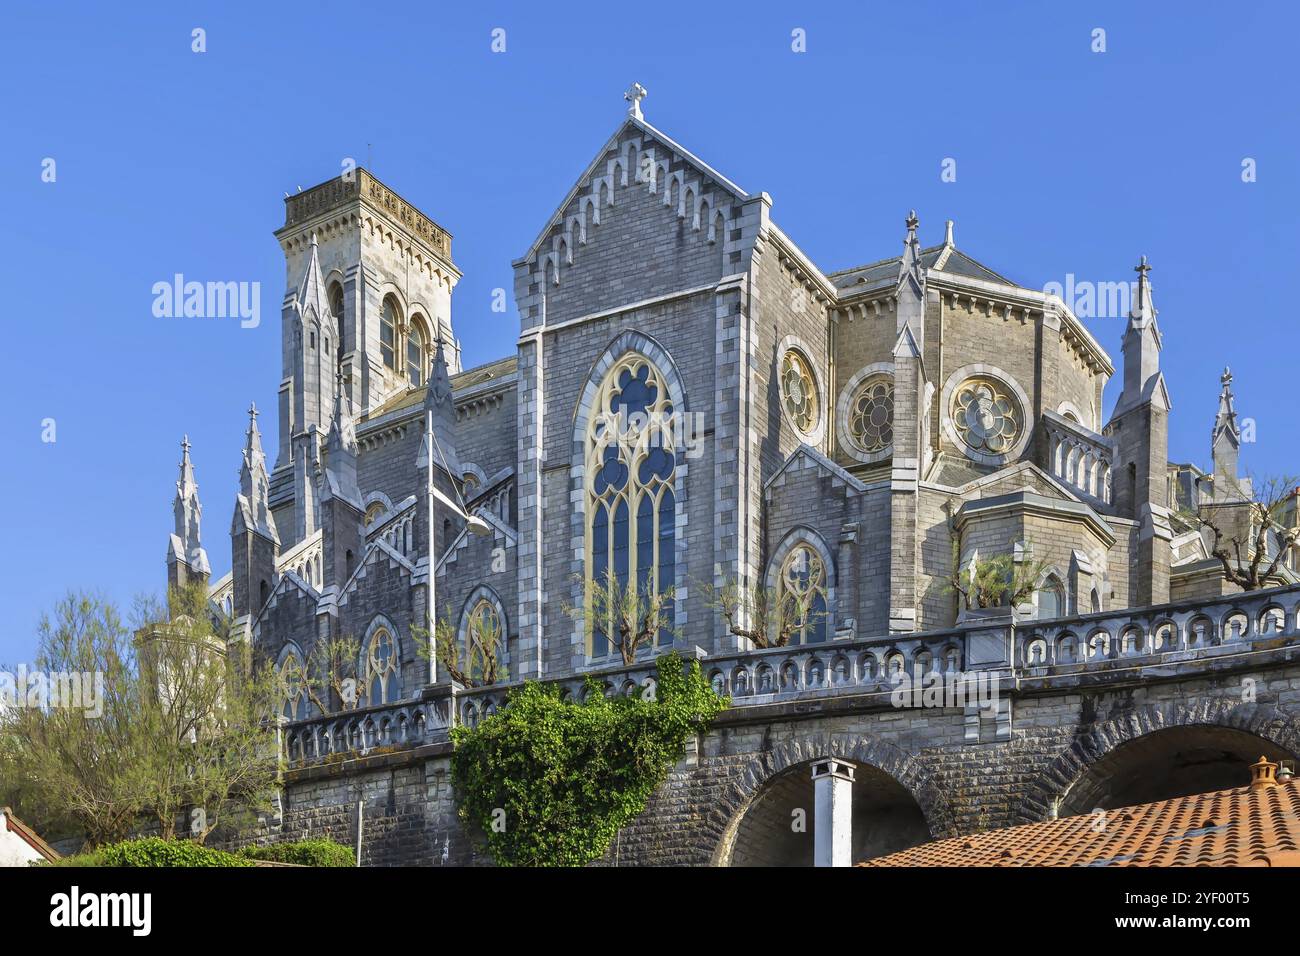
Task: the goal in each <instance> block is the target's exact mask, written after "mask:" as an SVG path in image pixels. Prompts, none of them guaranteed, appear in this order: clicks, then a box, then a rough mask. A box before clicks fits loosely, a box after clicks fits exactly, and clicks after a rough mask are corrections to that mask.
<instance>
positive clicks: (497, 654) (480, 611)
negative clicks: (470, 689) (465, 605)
mask: <svg viewBox="0 0 1300 956" xmlns="http://www.w3.org/2000/svg"><path fill="white" fill-rule="evenodd" d="M504 632H505V628H504V627H503V626H502V624H501V614H500V613H499V612H498V611H497V608H496V605H495V604H493V603H492V602H491V601H489V600H488V599H487V598H485V597H483V598H479V599H478V601H477V602H475V604H474V607H473V608H472V609H471V610H470V612H469V615H468V616H467V617H466V619H465V649H464V650H465V661H466V663H467V664H468V666H469V676H470V677H472V678H474V679H475V680H483V679H484V678H485V676H487V677H495V676H496V675H495V674H490V675H486V674H485V670H486V666H485V665H486V664H487V659H488V657H491V658H492V660H494V661H495V662H496V665H495V667H496V669H498V672H499V668H500V665H501V663H502V658H503V656H504V654H505V638H504Z"/></svg>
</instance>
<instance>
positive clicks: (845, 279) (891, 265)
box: [827, 246, 1024, 291]
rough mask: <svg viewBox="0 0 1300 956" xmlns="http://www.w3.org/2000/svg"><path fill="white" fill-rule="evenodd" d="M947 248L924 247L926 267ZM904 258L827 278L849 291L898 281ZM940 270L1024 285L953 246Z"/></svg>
mask: <svg viewBox="0 0 1300 956" xmlns="http://www.w3.org/2000/svg"><path fill="white" fill-rule="evenodd" d="M945 248H946V247H944V246H931V247H930V248H929V249H922V250H921V265H922V266H923V267H924V268H926V269H935V268H936V264H937V263H939V262H940V257H941V256H942V254H943V251H944V249H945ZM901 259H902V257H901V256H894V257H893V258H892V259H882V260H880V261H879V262H872V263H868V264H867V265H863V266H854V267H853V268H852V269H844V270H841V271H840V272H832V273H831V274H830V275H828V276H827V278H828V279H830V280H831V282H832V283H834V285H835V287H836V288H837V289H844V290H847V291H851V290H853V289H854V288H855V287H860V286H868V287H870V286H876V285H892V284H893V283H895V282H897V281H898V264H899V262H900V261H901ZM937 271H938V272H939V273H941V274H942V273H945V272H947V273H951V274H952V275H959V276H965V277H967V278H970V279H981V280H983V281H985V282H997V283H999V284H1001V285H1009V286H1015V287H1016V288H1024V286H1021V285H1020V283H1018V282H1012V281H1011V280H1010V279H1008V278H1006V277H1005V276H1002V275H999V274H998V273H996V272H994V271H993V270H992V269H990V268H988V267H987V266H984V265H981V264H980V263H978V262H976V261H975V260H974V259H972V258H971V257H970V256H968V255H966V253H964V252H961V251H960V250H958V249H957V248H956V247H951V251H950V252H949V254H948V256H947V258H946V259H944V260H943V263H942V265H938V267H937Z"/></svg>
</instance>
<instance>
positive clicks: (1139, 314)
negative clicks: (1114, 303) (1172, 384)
mask: <svg viewBox="0 0 1300 956" xmlns="http://www.w3.org/2000/svg"><path fill="white" fill-rule="evenodd" d="M1133 271H1134V272H1136V273H1137V274H1138V281H1137V289H1136V290H1135V292H1134V294H1133V301H1132V303H1131V305H1130V308H1129V319H1128V327H1127V328H1126V329H1125V331H1124V390H1123V391H1122V392H1121V393H1120V396H1119V401H1118V402H1117V403H1116V405H1115V411H1114V413H1113V414H1112V417H1113V416H1114V415H1118V414H1120V413H1121V412H1125V411H1128V410H1129V409H1130V408H1134V407H1136V406H1137V405H1140V404H1142V403H1143V402H1145V401H1150V402H1154V403H1156V404H1157V405H1159V406H1161V407H1162V408H1163V409H1164V410H1166V411H1168V410H1169V393H1168V389H1167V388H1166V387H1165V384H1164V376H1163V375H1162V374H1161V372H1160V350H1161V347H1162V344H1163V343H1162V342H1161V338H1160V328H1159V326H1158V325H1157V324H1156V307H1155V304H1154V303H1153V301H1152V298H1151V279H1150V272H1151V265H1150V264H1149V263H1148V262H1147V257H1146V256H1143V257H1142V259H1141V261H1140V262H1139V263H1138V264H1137V266H1135V267H1134V269H1133Z"/></svg>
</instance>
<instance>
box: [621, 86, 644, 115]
mask: <svg viewBox="0 0 1300 956" xmlns="http://www.w3.org/2000/svg"><path fill="white" fill-rule="evenodd" d="M645 98H646V88H645V87H644V86H642V85H641V84H640V83H633V84H632V85H631V86H630V87H628V91H627V92H626V93H624V94H623V99H625V100H627V101H628V102H629V103H631V104H632V105H631V106H629V107H628V108H627V115H628V116H630V117H632V118H633V119H644V117H643V116H642V114H641V101H642V100H643V99H645Z"/></svg>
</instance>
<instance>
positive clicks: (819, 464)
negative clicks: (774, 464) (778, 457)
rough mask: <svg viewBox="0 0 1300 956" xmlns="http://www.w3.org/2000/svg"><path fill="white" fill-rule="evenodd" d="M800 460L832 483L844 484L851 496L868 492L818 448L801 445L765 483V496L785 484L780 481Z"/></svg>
mask: <svg viewBox="0 0 1300 956" xmlns="http://www.w3.org/2000/svg"><path fill="white" fill-rule="evenodd" d="M800 459H803V460H804V461H806V462H807V463H808V464H807V465H806V466H805V467H808V468H813V469H816V470H817V471H820V472H821V473H822V474H823V475H825V476H826V477H828V478H830V479H831V480H832V481H836V482H839V483H841V484H843V485H844V486H845V487H846V488H848V489H849V492H850V493H851V494H862V493H863V492H865V491H866V490H867V486H866V485H864V484H863V483H862V482H861V481H860V480H858V479H857V478H855V477H854V476H853V475H851V474H849V473H848V472H847V471H845V470H844V469H843V468H841V467H840V466H839V465H837V464H835V462H833V461H831V460H830V459H829V458H827V457H826V456H825V455H823V454H822V453H821V452H819V451H818V450H817V449H816V448H813V447H812V446H811V445H808V444H800V445H799V447H798V448H796V449H795V450H794V451H792V452H790V456H789V457H788V458H786V460H785V461H783V462H782V463H781V467H780V468H778V469H777V470H776V472H775V474H773V475H772V477H771V478H769V479H767V481H766V482H765V483H764V485H763V494H764V495H768V494H770V493H771V491H772V489H773V488H775V487H779V486H780V485H781V484H783V483H784V482H783V481H781V480H779V479H781V476H782V475H784V474H785V473H786V472H787V471H793V470H794V463H795V462H796V461H799V460H800Z"/></svg>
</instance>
